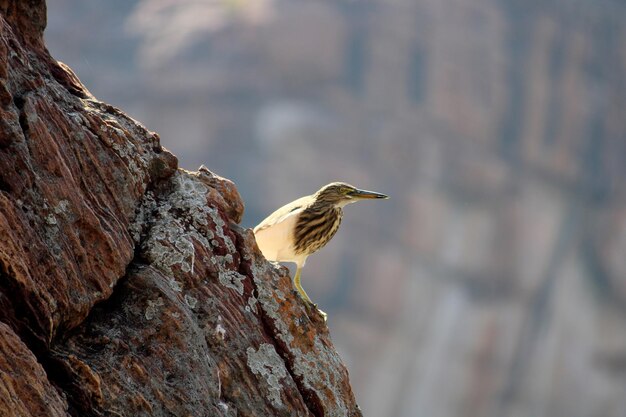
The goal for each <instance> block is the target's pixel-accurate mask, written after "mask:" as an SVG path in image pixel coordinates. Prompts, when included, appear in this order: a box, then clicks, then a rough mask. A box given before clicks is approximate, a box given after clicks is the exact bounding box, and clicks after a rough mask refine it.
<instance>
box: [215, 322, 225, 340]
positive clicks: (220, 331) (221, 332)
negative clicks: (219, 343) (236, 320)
mask: <svg viewBox="0 0 626 417" xmlns="http://www.w3.org/2000/svg"><path fill="white" fill-rule="evenodd" d="M215 337H217V338H218V339H220V340H224V337H226V329H225V328H224V326H222V325H221V324H220V323H218V324H217V326H215Z"/></svg>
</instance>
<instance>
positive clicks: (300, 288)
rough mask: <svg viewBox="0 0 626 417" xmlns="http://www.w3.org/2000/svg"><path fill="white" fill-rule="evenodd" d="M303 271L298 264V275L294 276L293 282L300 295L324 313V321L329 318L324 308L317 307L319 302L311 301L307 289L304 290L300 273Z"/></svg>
mask: <svg viewBox="0 0 626 417" xmlns="http://www.w3.org/2000/svg"><path fill="white" fill-rule="evenodd" d="M301 272H302V267H301V266H298V268H297V269H296V276H295V277H294V278H293V283H294V284H295V285H296V290H298V293H299V294H300V296H301V297H302V298H303V299H304V300H305V301H306V302H308V303H309V304H311V305H312V306H313V307H315V309H316V310H317V311H319V312H320V314H321V315H322V317H323V318H324V321H326V320H327V317H328V315H327V314H326V313H324V312H323V311H322V310H320V309H319V308H317V304H315V303H314V302H313V301H311V299H310V298H309V296H308V295H307V293H306V291H304V288H302V285H301V284H300V273H301Z"/></svg>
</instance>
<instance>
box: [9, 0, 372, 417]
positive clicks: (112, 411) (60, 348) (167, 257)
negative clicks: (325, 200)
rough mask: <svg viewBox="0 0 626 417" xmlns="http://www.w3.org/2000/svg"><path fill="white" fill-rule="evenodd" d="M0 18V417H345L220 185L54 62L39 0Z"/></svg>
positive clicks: (299, 310) (281, 290)
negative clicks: (190, 168) (182, 162)
mask: <svg viewBox="0 0 626 417" xmlns="http://www.w3.org/2000/svg"><path fill="white" fill-rule="evenodd" d="M26 5H28V6H29V7H25V6H26ZM0 12H1V15H0V32H1V34H2V37H1V38H0V58H1V59H0V233H1V236H2V239H1V240H0V322H1V323H0V349H1V350H2V351H3V353H4V354H3V358H4V359H5V362H6V363H5V362H2V360H0V369H5V367H8V370H7V372H8V373H9V375H11V376H12V377H14V378H15V379H11V378H9V379H6V380H3V381H2V383H1V384H0V388H1V389H4V394H6V395H3V396H2V397H3V398H2V399H0V415H15V414H12V413H15V412H17V411H16V410H18V409H19V414H18V415H51V416H56V415H66V414H68V413H69V414H71V415H81V416H83V415H87V416H90V415H94V416H96V415H97V416H100V415H133V416H142V415H145V416H170V415H176V416H192V415H215V416H218V415H220V416H235V415H238V416H293V415H298V416H309V415H311V416H313V415H314V416H338V417H339V416H359V415H361V413H360V411H359V409H358V407H357V405H356V403H355V400H354V396H353V395H352V391H351V389H350V385H349V382H348V375H347V371H346V369H345V367H344V366H343V364H342V363H341V360H340V359H339V357H338V355H337V353H336V352H335V350H334V348H333V346H332V343H331V341H330V338H329V335H328V330H327V328H326V326H325V324H324V323H323V320H322V319H321V317H320V316H319V314H318V313H317V312H316V311H313V310H311V309H310V308H308V307H307V306H305V305H304V304H303V303H302V302H301V300H300V299H299V298H298V297H297V295H296V294H295V293H294V292H293V290H292V285H291V281H290V277H289V276H288V274H287V270H286V269H285V268H279V267H277V266H273V265H271V264H269V263H268V262H267V261H265V259H264V258H263V257H262V255H261V254H260V252H259V251H258V248H257V247H256V244H255V242H254V237H253V235H252V233H251V231H249V230H243V229H241V228H240V227H238V226H237V225H236V223H238V222H239V221H240V220H241V217H242V214H243V203H242V201H241V198H240V196H239V194H238V192H237V189H236V187H235V186H234V184H233V183H232V182H231V181H229V180H226V179H224V178H221V177H219V176H217V175H215V174H213V173H211V172H210V171H209V170H208V169H206V168H204V167H202V168H201V169H200V170H199V172H187V171H185V170H182V169H177V160H176V158H175V157H174V156H173V155H171V154H170V153H168V152H167V151H166V150H164V149H163V148H162V147H161V146H160V144H159V138H158V136H157V135H156V134H154V133H151V132H149V131H147V130H146V129H145V128H144V127H143V126H141V125H140V124H138V123H137V122H135V121H134V120H132V119H130V118H129V117H128V116H126V115H125V114H124V113H122V112H121V111H119V110H117V109H115V108H113V107H111V106H109V105H107V104H104V103H101V102H99V101H97V100H96V99H95V98H93V96H91V94H90V93H89V92H88V91H87V89H85V88H84V87H83V86H82V85H81V84H80V81H79V80H78V79H77V78H76V76H75V75H74V74H73V73H72V72H71V70H69V68H67V67H66V66H64V65H62V64H59V63H57V62H56V61H54V60H53V59H52V58H51V57H50V56H49V54H48V52H47V51H46V49H45V47H44V46H43V41H42V39H41V33H42V31H43V27H44V26H45V4H44V3H43V2H38V1H30V2H18V1H17V0H15V1H0ZM42 16H43V17H42ZM13 358H14V359H13ZM44 370H45V372H44ZM2 384H4V385H2ZM53 387H55V388H53ZM57 390H58V391H57ZM14 404H19V405H20V407H21V408H16V407H15V406H13V405H14Z"/></svg>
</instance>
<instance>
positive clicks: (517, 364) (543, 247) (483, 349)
mask: <svg viewBox="0 0 626 417" xmlns="http://www.w3.org/2000/svg"><path fill="white" fill-rule="evenodd" d="M48 9H49V10H48V12H49V23H48V29H47V32H46V33H47V42H48V46H49V48H50V51H51V53H52V54H53V56H55V57H56V58H57V59H59V60H61V61H64V62H65V63H67V64H68V65H70V66H71V67H72V68H73V69H74V70H75V71H76V73H77V74H78V76H79V77H80V78H81V80H82V81H83V82H84V83H85V85H86V86H87V87H88V88H89V89H90V90H91V91H92V93H93V94H94V95H95V96H96V97H98V98H99V99H101V100H103V101H106V102H109V103H111V104H113V105H115V106H117V107H119V108H121V109H123V110H124V111H126V112H127V113H129V114H130V115H131V116H132V117H134V118H136V119H137V120H139V121H141V122H142V123H143V124H144V125H146V126H147V127H148V128H149V129H150V130H154V131H156V132H158V133H159V134H160V136H161V138H162V143H163V145H164V146H165V147H167V148H168V149H170V150H171V151H172V152H173V153H174V154H176V155H177V156H178V158H179V160H180V165H181V166H182V167H184V168H187V169H191V170H195V169H197V168H198V167H199V165H200V164H205V165H206V166H207V167H208V168H209V169H211V170H212V171H214V172H216V173H218V174H220V175H222V176H225V177H228V178H230V179H232V180H233V181H235V183H236V184H237V186H238V188H239V191H240V192H241V194H242V196H243V198H244V201H245V203H246V215H245V218H244V221H243V225H244V226H246V227H253V226H254V225H256V224H257V223H258V222H259V221H260V220H262V219H263V218H264V217H265V216H266V215H268V214H269V213H270V212H272V211H273V210H274V209H276V208H277V207H279V206H281V205H282V204H284V203H286V202H289V201H291V200H293V199H295V198H297V197H300V196H302V195H305V194H310V193H312V192H314V191H316V190H317V189H318V188H319V187H320V186H322V185H324V184H326V183H328V182H331V181H334V180H343V181H347V182H350V183H352V184H354V185H356V186H358V187H361V188H366V189H371V190H375V191H379V192H383V193H386V194H389V195H390V196H391V197H392V198H391V199H390V200H388V201H378V202H370V203H361V204H356V205H354V206H349V207H348V208H347V209H346V216H345V218H344V222H343V225H342V228H341V230H340V231H339V233H338V234H337V236H336V237H335V238H334V239H333V241H332V242H331V243H330V244H329V245H328V246H327V247H326V248H325V249H323V250H322V251H321V252H319V253H318V254H316V255H314V256H312V257H311V258H309V260H308V262H307V266H306V268H305V269H304V273H303V283H304V287H305V288H306V289H307V291H308V293H309V294H310V295H311V297H312V298H313V299H314V300H315V301H316V302H318V303H319V306H320V308H322V309H323V310H325V311H326V312H327V313H328V314H329V325H330V327H331V332H332V337H333V340H334V342H335V344H336V347H337V349H338V350H339V351H340V353H341V354H342V356H343V358H344V360H345V361H346V364H347V365H348V368H349V370H350V375H351V380H352V384H353V388H354V390H355V393H356V396H357V400H358V402H359V403H360V405H361V407H362V409H363V411H364V414H365V415H366V416H371V417H378V416H385V417H420V416H424V417H459V416H463V417H483V416H485V417H487V416H489V417H544V416H545V417H561V416H562V417H604V416H606V417H625V416H626V181H625V179H626V3H625V2H623V1H622V0H593V1H591V0H542V1H539V0H336V1H330V0H318V1H311V0H308V1H303V0H132V1H131V0H108V1H97V0H49V1H48Z"/></svg>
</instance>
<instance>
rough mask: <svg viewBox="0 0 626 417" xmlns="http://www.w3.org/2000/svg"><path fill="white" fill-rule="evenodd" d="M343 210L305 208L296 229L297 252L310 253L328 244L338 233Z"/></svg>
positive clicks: (295, 243) (295, 246)
mask: <svg viewBox="0 0 626 417" xmlns="http://www.w3.org/2000/svg"><path fill="white" fill-rule="evenodd" d="M342 217H343V212H342V210H341V209H339V208H334V207H333V208H330V209H328V210H314V209H307V210H304V211H303V212H302V213H301V214H300V216H298V220H297V223H296V227H295V229H294V248H295V250H296V252H297V253H301V254H306V255H310V254H311V253H313V252H316V251H318V250H319V249H321V248H322V247H324V245H326V244H327V243H328V242H329V241H330V240H331V239H332V238H333V236H335V233H337V230H338V229H339V225H340V224H341V219H342Z"/></svg>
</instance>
